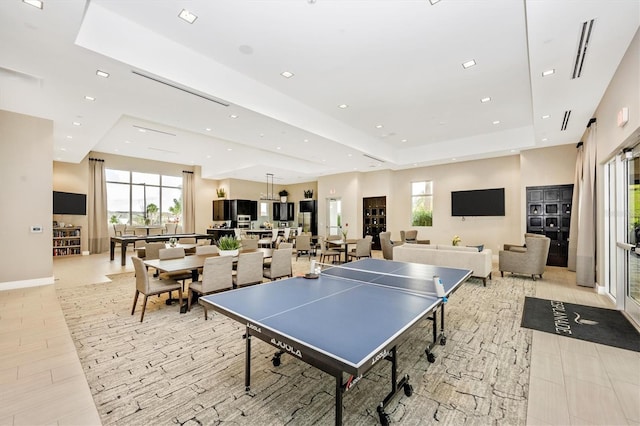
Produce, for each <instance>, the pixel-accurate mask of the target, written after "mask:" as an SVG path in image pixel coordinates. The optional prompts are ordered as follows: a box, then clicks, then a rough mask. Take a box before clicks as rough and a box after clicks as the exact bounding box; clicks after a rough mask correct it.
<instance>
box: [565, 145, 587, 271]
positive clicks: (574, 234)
mask: <svg viewBox="0 0 640 426" xmlns="http://www.w3.org/2000/svg"><path fill="white" fill-rule="evenodd" d="M577 149H578V154H577V156H576V172H575V177H574V178H573V197H572V199H571V206H572V210H573V212H572V214H571V223H570V224H569V258H568V260H567V269H569V270H570V271H575V270H576V251H577V247H578V211H579V209H578V205H579V204H580V185H582V163H583V161H584V159H583V158H584V143H582V142H580V143H579V144H578V147H577Z"/></svg>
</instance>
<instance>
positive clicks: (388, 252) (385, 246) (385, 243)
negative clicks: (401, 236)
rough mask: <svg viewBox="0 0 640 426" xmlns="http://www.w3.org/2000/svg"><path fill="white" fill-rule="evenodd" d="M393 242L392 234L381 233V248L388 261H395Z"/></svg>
mask: <svg viewBox="0 0 640 426" xmlns="http://www.w3.org/2000/svg"><path fill="white" fill-rule="evenodd" d="M393 244H394V243H393V241H391V232H388V231H387V232H381V233H380V246H381V247H382V257H383V258H385V259H386V260H393Z"/></svg>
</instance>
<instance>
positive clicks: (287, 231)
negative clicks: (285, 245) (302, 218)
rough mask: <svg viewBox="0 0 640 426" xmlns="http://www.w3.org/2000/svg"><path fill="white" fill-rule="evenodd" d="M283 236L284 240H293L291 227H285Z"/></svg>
mask: <svg viewBox="0 0 640 426" xmlns="http://www.w3.org/2000/svg"><path fill="white" fill-rule="evenodd" d="M283 236H284V240H285V241H286V242H289V241H290V240H291V228H284V232H283Z"/></svg>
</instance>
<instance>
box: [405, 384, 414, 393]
mask: <svg viewBox="0 0 640 426" xmlns="http://www.w3.org/2000/svg"><path fill="white" fill-rule="evenodd" d="M403 388H404V394H405V395H407V396H411V395H413V386H411V385H410V384H409V383H405V384H404V386H403Z"/></svg>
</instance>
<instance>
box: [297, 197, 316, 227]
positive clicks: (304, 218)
mask: <svg viewBox="0 0 640 426" xmlns="http://www.w3.org/2000/svg"><path fill="white" fill-rule="evenodd" d="M298 211H299V213H298V226H301V227H302V231H303V232H311V235H318V214H317V212H316V201H315V200H305V201H300V208H299V210H298Z"/></svg>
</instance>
